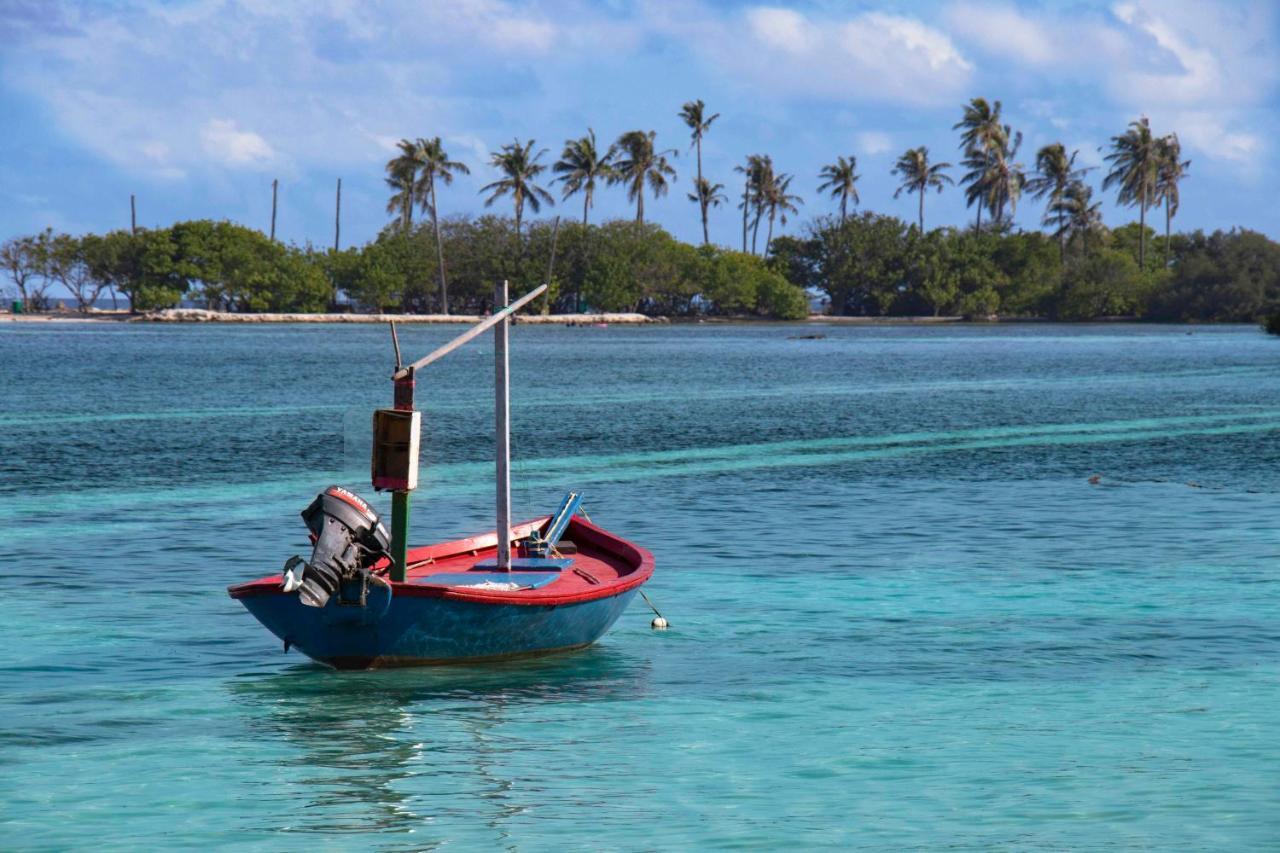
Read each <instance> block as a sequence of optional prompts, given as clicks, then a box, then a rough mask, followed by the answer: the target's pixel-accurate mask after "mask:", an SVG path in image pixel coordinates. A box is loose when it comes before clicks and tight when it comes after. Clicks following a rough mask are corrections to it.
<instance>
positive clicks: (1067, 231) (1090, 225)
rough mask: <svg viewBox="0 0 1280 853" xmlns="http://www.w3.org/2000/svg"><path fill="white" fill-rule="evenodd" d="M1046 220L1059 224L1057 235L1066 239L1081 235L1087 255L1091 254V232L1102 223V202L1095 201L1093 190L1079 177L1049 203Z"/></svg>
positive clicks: (1046, 222) (1049, 222)
mask: <svg viewBox="0 0 1280 853" xmlns="http://www.w3.org/2000/svg"><path fill="white" fill-rule="evenodd" d="M1044 222H1045V224H1046V225H1048V224H1056V225H1057V226H1058V231H1057V237H1058V239H1059V240H1063V241H1065V240H1066V238H1067V237H1068V236H1079V237H1080V238H1081V242H1082V244H1083V247H1084V254H1085V257H1088V256H1089V234H1091V233H1092V232H1094V231H1096V230H1098V228H1099V227H1100V226H1101V225H1102V202H1095V201H1093V190H1092V189H1091V188H1090V187H1089V185H1088V184H1086V183H1085V182H1084V181H1082V180H1079V179H1078V178H1077V179H1075V180H1073V181H1071V183H1069V184H1068V185H1067V188H1066V190H1064V191H1063V193H1062V194H1061V195H1060V196H1059V197H1058V198H1057V199H1055V200H1054V201H1052V202H1050V203H1049V209H1048V210H1047V211H1046V212H1045V215H1044Z"/></svg>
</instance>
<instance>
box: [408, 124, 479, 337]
mask: <svg viewBox="0 0 1280 853" xmlns="http://www.w3.org/2000/svg"><path fill="white" fill-rule="evenodd" d="M414 146H415V150H414V157H415V160H416V161H417V164H418V166H417V168H418V173H419V175H418V179H417V181H416V182H415V186H414V191H415V193H416V194H417V196H418V200H419V204H420V205H421V206H422V209H423V210H424V211H426V212H427V213H430V214H431V234H432V236H433V237H434V238H435V243H436V273H437V275H438V276H439V280H440V311H441V312H442V313H444V314H448V313H449V285H448V284H447V282H446V281H445V267H444V244H443V241H441V239H440V215H439V206H438V205H437V204H436V183H437V182H439V183H441V184H444V185H445V186H446V187H447V186H449V185H450V184H452V183H453V178H454V176H455V175H457V174H462V175H469V174H471V170H470V169H468V168H467V166H466V164H465V163H461V162H459V161H457V160H450V159H449V152H447V151H445V149H444V144H443V143H442V142H441V141H440V137H438V136H436V137H433V138H431V139H418V140H417V141H416V142H415V143H414Z"/></svg>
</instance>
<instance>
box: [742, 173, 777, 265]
mask: <svg viewBox="0 0 1280 853" xmlns="http://www.w3.org/2000/svg"><path fill="white" fill-rule="evenodd" d="M734 171H735V172H739V173H741V174H743V175H744V176H745V179H744V184H743V188H742V202H741V203H740V204H739V205H738V207H740V208H741V209H742V251H744V252H745V251H746V250H747V222H748V219H750V222H751V254H753V255H754V254H755V253H756V245H757V242H758V240H759V237H760V220H761V219H763V218H764V212H765V210H766V208H767V206H768V205H767V200H768V198H769V194H770V193H771V192H773V190H774V185H775V183H776V181H777V178H776V177H775V176H774V173H773V158H772V157H770V156H769V155H768V154H750V155H748V156H747V162H746V163H745V164H743V165H741V166H735V167H734Z"/></svg>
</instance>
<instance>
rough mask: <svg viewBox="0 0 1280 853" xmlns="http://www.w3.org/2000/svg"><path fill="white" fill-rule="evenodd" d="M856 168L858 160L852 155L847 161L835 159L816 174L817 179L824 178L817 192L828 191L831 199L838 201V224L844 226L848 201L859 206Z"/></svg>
mask: <svg viewBox="0 0 1280 853" xmlns="http://www.w3.org/2000/svg"><path fill="white" fill-rule="evenodd" d="M857 168H858V158H857V157H854V156H853V155H852V154H851V155H849V159H847V160H846V159H845V158H844V157H837V158H836V161H835V162H834V163H831V164H830V165H827V166H823V167H822V171H821V172H819V173H818V177H819V178H825V179H826V180H825V181H824V182H823V184H822V185H821V186H819V187H818V192H820V193H821V192H828V191H830V193H831V197H832V198H838V199H840V224H841V225H844V221H845V219H846V218H847V217H848V215H849V199H853V203H854V204H861V201H862V200H861V199H859V198H858V186H857V185H858V178H860V177H862V176H861V175H859V174H857V172H856V171H855V170H856V169H857Z"/></svg>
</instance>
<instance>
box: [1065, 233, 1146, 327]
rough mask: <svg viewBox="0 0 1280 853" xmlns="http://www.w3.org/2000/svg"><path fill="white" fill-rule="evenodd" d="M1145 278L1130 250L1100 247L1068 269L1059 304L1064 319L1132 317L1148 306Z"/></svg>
mask: <svg viewBox="0 0 1280 853" xmlns="http://www.w3.org/2000/svg"><path fill="white" fill-rule="evenodd" d="M1143 285H1144V280H1143V276H1142V272H1141V270H1140V269H1139V267H1138V264H1137V263H1136V262H1135V261H1134V259H1133V256H1132V255H1130V254H1129V253H1128V252H1122V251H1119V250H1116V249H1099V250H1097V251H1095V252H1094V253H1093V254H1092V255H1090V256H1089V257H1088V258H1087V259H1086V260H1084V261H1083V262H1081V263H1078V264H1073V265H1072V266H1070V267H1069V268H1068V269H1067V272H1066V274H1065V275H1064V278H1063V293H1062V296H1061V298H1060V300H1059V302H1058V306H1057V317H1058V318H1059V319H1062V320H1090V319H1095V318H1098V317H1118V316H1132V315H1135V314H1140V313H1141V312H1142V311H1143V310H1144V308H1145V304H1144V303H1145V293H1144V288H1143Z"/></svg>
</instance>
